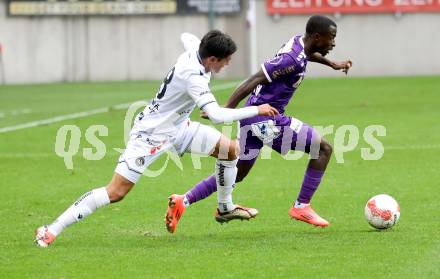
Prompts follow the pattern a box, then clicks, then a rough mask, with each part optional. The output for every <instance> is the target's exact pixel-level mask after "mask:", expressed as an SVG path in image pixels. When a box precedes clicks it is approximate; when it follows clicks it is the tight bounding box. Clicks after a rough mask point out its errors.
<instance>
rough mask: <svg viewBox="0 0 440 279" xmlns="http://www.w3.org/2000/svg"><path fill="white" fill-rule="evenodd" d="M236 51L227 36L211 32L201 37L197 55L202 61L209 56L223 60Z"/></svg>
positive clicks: (232, 42)
mask: <svg viewBox="0 0 440 279" xmlns="http://www.w3.org/2000/svg"><path fill="white" fill-rule="evenodd" d="M236 50H237V46H236V45H235V42H234V41H233V40H232V39H231V37H229V35H227V34H225V33H222V32H221V31H218V30H212V31H209V32H208V33H206V35H205V36H203V38H202V41H201V42H200V46H199V55H200V58H202V59H203V58H207V57H210V56H214V57H216V58H217V59H223V58H226V57H228V56H230V55H232V54H233V53H234V52H235V51H236Z"/></svg>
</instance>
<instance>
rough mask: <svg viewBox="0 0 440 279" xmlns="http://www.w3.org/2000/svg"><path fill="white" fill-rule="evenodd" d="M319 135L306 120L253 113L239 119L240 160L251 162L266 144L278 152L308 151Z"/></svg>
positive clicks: (318, 138)
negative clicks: (254, 114)
mask: <svg viewBox="0 0 440 279" xmlns="http://www.w3.org/2000/svg"><path fill="white" fill-rule="evenodd" d="M319 142H320V136H319V134H318V133H317V132H316V131H315V130H314V129H313V128H312V127H310V126H309V125H308V124H306V123H303V122H301V121H300V120H298V119H295V118H293V117H289V116H285V115H278V116H276V117H269V116H255V117H252V118H248V119H244V120H241V121H240V161H242V163H245V161H247V163H250V164H253V163H254V162H255V160H256V158H257V157H258V155H259V154H260V150H261V148H262V147H263V145H266V146H268V147H270V148H272V149H273V150H275V151H276V152H278V153H280V154H283V155H284V154H287V153H288V152H289V151H290V150H297V151H303V152H305V153H310V149H311V147H312V143H313V144H318V148H319ZM318 150H319V149H318Z"/></svg>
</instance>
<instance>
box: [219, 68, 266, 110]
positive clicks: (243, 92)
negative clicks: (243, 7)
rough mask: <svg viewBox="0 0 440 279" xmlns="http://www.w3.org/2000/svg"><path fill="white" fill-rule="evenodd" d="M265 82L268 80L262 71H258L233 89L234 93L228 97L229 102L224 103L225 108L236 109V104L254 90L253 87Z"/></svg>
mask: <svg viewBox="0 0 440 279" xmlns="http://www.w3.org/2000/svg"><path fill="white" fill-rule="evenodd" d="M267 82H268V80H267V78H266V76H265V75H264V73H263V71H262V70H259V71H258V72H257V73H255V74H253V75H252V76H251V77H249V78H248V79H247V80H245V81H244V82H242V83H241V84H240V85H239V86H238V87H237V88H236V89H235V91H234V93H232V95H231V97H229V100H228V101H227V102H226V105H225V107H226V108H236V107H237V106H238V104H239V103H240V102H241V101H242V100H243V99H244V98H246V97H247V96H248V95H249V94H250V93H251V92H252V90H254V89H255V87H257V86H258V85H259V84H264V83H267Z"/></svg>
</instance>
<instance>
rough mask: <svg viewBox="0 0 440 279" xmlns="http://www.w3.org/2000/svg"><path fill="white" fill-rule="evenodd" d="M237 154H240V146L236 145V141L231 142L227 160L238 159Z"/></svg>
mask: <svg viewBox="0 0 440 279" xmlns="http://www.w3.org/2000/svg"><path fill="white" fill-rule="evenodd" d="M238 154H240V145H239V144H238V142H237V140H232V141H231V145H230V146H229V152H228V160H229V161H233V160H236V159H237V158H238Z"/></svg>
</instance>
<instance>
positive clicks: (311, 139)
mask: <svg viewBox="0 0 440 279" xmlns="http://www.w3.org/2000/svg"><path fill="white" fill-rule="evenodd" d="M336 31H337V26H336V23H335V22H333V21H332V20H331V19H329V18H327V17H325V16H320V15H315V16H312V17H310V18H309V20H308V22H307V25H306V34H305V35H304V36H294V37H292V38H291V39H290V40H289V41H288V42H287V43H285V44H284V45H283V46H282V47H281V49H280V50H279V51H278V53H277V54H276V55H275V57H273V58H271V59H269V60H267V61H266V62H265V63H263V64H262V67H261V70H260V71H258V72H257V73H256V74H254V75H252V76H251V77H250V78H248V79H247V80H246V81H245V82H243V83H242V84H241V85H240V86H239V87H238V88H237V89H236V90H235V92H234V93H233V94H232V96H231V97H230V98H229V100H228V102H227V104H226V106H225V107H228V108H235V107H236V106H237V105H238V104H239V103H240V101H241V100H243V99H244V98H245V97H246V96H248V95H249V94H250V93H252V94H251V96H250V97H249V98H248V99H247V101H246V104H245V106H252V105H253V106H255V105H259V104H264V103H268V104H270V105H272V106H273V107H275V108H277V109H278V111H279V112H280V114H279V115H277V116H275V117H268V116H256V117H252V118H248V119H245V120H241V121H240V133H239V140H240V149H241V151H240V158H239V161H238V164H237V168H238V173H237V177H236V182H240V181H242V180H243V179H244V178H245V177H246V176H247V174H248V173H249V171H250V170H251V168H252V166H253V165H254V163H255V161H256V158H257V156H258V154H259V153H260V150H261V148H262V147H263V146H264V145H266V146H269V147H271V148H272V149H273V150H275V151H277V152H278V153H280V154H286V153H287V152H288V151H289V150H297V151H298V150H299V151H303V152H306V153H308V154H310V157H311V158H310V160H309V163H308V165H307V168H306V171H305V174H304V179H303V182H302V186H301V190H300V192H299V195H298V197H297V199H296V200H295V202H294V203H293V206H292V208H291V209H290V210H289V215H290V217H291V218H294V219H297V220H300V221H304V222H307V223H309V224H312V225H315V226H320V227H326V226H328V225H329V222H328V221H326V220H325V219H323V218H321V217H320V216H319V215H318V214H317V213H316V212H315V211H314V210H313V209H312V207H311V206H310V200H311V199H312V197H313V195H314V193H315V191H316V190H317V189H318V186H319V184H320V182H321V179H322V177H323V175H324V172H325V169H326V167H327V164H328V162H329V160H330V157H331V154H332V146H331V145H330V144H329V143H328V142H327V141H326V140H325V139H323V138H322V137H321V136H320V135H319V134H318V133H317V132H316V131H315V130H314V129H313V128H312V127H310V126H309V125H307V124H306V123H303V122H302V121H300V120H298V119H296V118H294V117H289V116H286V115H284V108H285V106H286V105H287V104H288V103H289V101H290V99H291V98H292V96H293V95H294V93H295V91H296V89H297V88H298V87H299V85H300V84H301V82H302V80H303V79H304V76H305V72H306V67H307V63H308V61H311V62H317V63H321V64H324V65H327V66H329V67H332V68H333V69H335V70H342V71H343V72H345V73H346V74H347V73H348V70H349V69H350V67H351V66H352V62H351V61H350V60H346V61H343V62H333V61H330V60H329V59H327V58H325V55H327V54H328V53H329V51H331V50H332V49H333V48H334V47H335V37H336ZM215 191H216V180H215V177H214V176H210V177H209V178H207V179H205V180H202V181H201V182H200V183H199V184H197V185H196V186H195V187H194V188H192V189H191V190H190V191H188V192H187V193H186V194H185V195H176V194H173V195H171V197H170V198H169V203H168V210H167V213H166V218H165V223H166V226H167V229H168V231H169V232H171V233H173V232H175V230H176V226H177V223H178V222H179V220H180V218H181V216H182V214H183V213H184V211H185V208H186V207H188V206H189V205H190V204H192V203H195V202H197V201H199V200H202V199H204V198H206V197H208V196H209V195H211V194H212V193H214V192H215ZM215 218H216V220H217V221H218V222H220V223H223V222H228V221H230V220H232V219H233V218H224V217H222V216H221V214H220V213H219V212H217V213H216V217H215Z"/></svg>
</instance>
